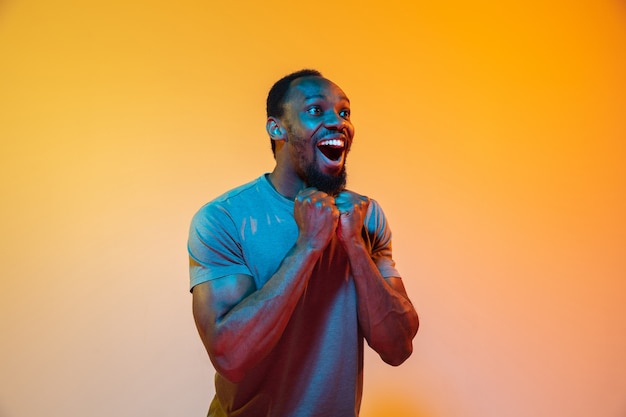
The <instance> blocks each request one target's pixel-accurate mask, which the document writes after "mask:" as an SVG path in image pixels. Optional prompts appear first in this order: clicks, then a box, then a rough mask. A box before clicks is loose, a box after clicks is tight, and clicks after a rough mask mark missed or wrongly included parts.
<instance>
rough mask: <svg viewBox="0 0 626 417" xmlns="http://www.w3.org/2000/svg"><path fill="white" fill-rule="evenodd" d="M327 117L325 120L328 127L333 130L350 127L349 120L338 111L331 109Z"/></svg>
mask: <svg viewBox="0 0 626 417" xmlns="http://www.w3.org/2000/svg"><path fill="white" fill-rule="evenodd" d="M327 115H328V116H327V118H326V120H325V124H326V127H327V128H329V129H333V130H345V129H346V128H347V127H348V124H349V122H348V121H347V120H346V119H345V118H343V117H341V114H339V113H338V112H336V111H331V112H328V113H327Z"/></svg>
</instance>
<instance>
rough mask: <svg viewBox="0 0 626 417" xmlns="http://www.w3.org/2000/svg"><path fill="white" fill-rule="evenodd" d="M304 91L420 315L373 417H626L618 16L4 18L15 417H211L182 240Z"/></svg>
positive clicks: (592, 4)
mask: <svg viewBox="0 0 626 417" xmlns="http://www.w3.org/2000/svg"><path fill="white" fill-rule="evenodd" d="M303 67H314V68H317V69H319V70H321V71H322V72H323V73H324V74H325V75H326V76H328V77H329V78H331V79H332V80H334V81H336V82H337V83H338V84H339V85H340V86H342V87H343V89H344V90H345V91H346V92H347V93H348V95H349V96H350V98H351V100H352V109H353V120H354V123H355V125H356V129H357V135H356V142H355V145H354V147H353V152H352V154H351V155H350V158H349V161H348V165H349V167H348V168H349V174H350V175H349V186H350V187H351V188H352V189H354V190H356V191H359V192H361V193H363V194H367V195H369V196H371V197H373V198H376V199H377V200H378V201H379V202H381V204H382V205H383V207H384V209H385V211H386V213H387V216H388V218H389V221H390V223H391V226H392V228H393V230H394V249H395V257H396V260H397V262H398V266H399V269H400V271H401V272H402V274H403V276H404V278H405V283H406V287H407V289H408V291H409V293H410V295H411V296H412V298H413V300H414V302H415V304H416V305H417V307H418V310H419V312H420V314H421V320H422V327H421V330H420V333H419V334H418V336H417V338H416V339H415V344H414V345H415V352H414V355H413V356H412V357H411V358H410V359H409V360H408V361H407V362H406V363H405V364H404V365H403V366H401V367H399V368H392V367H388V366H386V365H384V364H383V363H382V362H381V361H380V360H379V359H378V358H377V357H375V354H373V353H371V351H370V352H368V354H367V357H366V381H365V396H364V403H363V410H362V417H387V416H396V417H402V416H407V417H502V416H507V417H529V416H533V417H555V416H556V417H560V416H568V417H590V416H593V417H599V416H602V417H624V416H626V215H625V214H626V145H625V143H626V141H625V139H626V127H625V126H626V117H625V110H626V9H625V7H624V4H623V3H622V2H619V1H617V0H615V1H609V0H598V1H547V2H546V1H537V0H534V1H526V2H514V1H500V2H488V1H484V0H483V1H472V2H469V1H468V2H464V1H440V2H419V1H418V2H408V1H406V2H403V1H395V0H388V1H384V2H377V3H376V4H368V2H362V1H351V0H347V1H341V2H331V1H321V2H315V3H306V4H305V3H299V2H293V1H269V2H268V1H264V2H261V1H258V2H246V1H239V2H238V1H233V2H214V1H198V0H195V1H194V0H181V1H178V2H169V1H168V2H166V1H160V0H156V1H155V0H152V1H144V0H137V1H121V0H109V1H91V2H85V1H71V0H58V1H50V2H47V1H42V0H39V1H36V0H32V1H29V0H7V1H4V2H3V3H0V139H1V144H2V145H1V146H2V148H1V149H2V152H1V154H0V170H1V172H2V182H1V191H2V205H1V206H0V214H1V216H0V221H1V231H0V232H1V233H0V239H1V240H0V245H1V246H0V249H1V253H2V261H1V262H0V277H1V279H2V287H1V291H0V334H1V335H2V342H1V344H0V416H2V417H30V416H37V415H45V416H47V417H68V416H92V417H105V416H106V417H109V416H116V417H120V416H121V417H125V416H128V417H136V416H148V415H150V416H172V417H179V416H203V415H205V413H206V409H207V406H208V403H209V400H210V398H211V396H212V392H213V385H212V373H213V371H212V368H211V366H210V363H209V361H208V358H207V357H206V353H205V352H204V349H203V347H202V345H201V343H200V339H199V337H198V336H197V333H196V330H195V327H194V325H193V321H192V316H191V309H190V301H191V296H190V294H189V292H188V289H187V286H188V275H187V256H186V247H185V245H186V237H187V227H188V224H189V221H190V218H191V216H192V214H193V213H194V212H195V210H196V209H198V208H199V207H200V206H201V205H202V204H203V203H205V202H206V201H208V200H209V199H211V198H213V197H215V196H216V195H217V194H219V193H221V192H223V191H225V190H226V189H228V188H231V187H233V186H236V185H238V184H240V183H242V182H244V181H248V180H250V179H252V178H255V177H256V176H258V175H260V174H261V173H262V172H266V171H270V170H271V169H272V167H273V159H272V157H271V153H270V150H269V140H268V139H267V135H266V134H265V131H264V122H265V118H264V100H265V96H266V93H267V90H268V89H269V87H270V86H271V84H272V83H273V82H274V81H275V80H276V79H277V78H279V77H280V76H282V75H284V74H285V73H287V72H290V71H293V70H297V69H300V68H303Z"/></svg>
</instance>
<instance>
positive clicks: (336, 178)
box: [303, 155, 348, 196]
mask: <svg viewBox="0 0 626 417" xmlns="http://www.w3.org/2000/svg"><path fill="white" fill-rule="evenodd" d="M344 158H345V155H344ZM316 160H317V155H316V156H315V157H314V159H313V162H311V163H309V164H307V165H306V166H305V178H303V179H304V181H305V182H306V183H307V185H308V186H309V187H315V188H317V189H318V190H320V191H323V192H325V193H326V194H329V195H332V196H336V195H337V194H339V193H340V192H341V191H343V190H344V189H345V188H346V181H347V178H348V174H347V173H346V165H345V163H344V165H343V167H342V168H341V171H340V172H339V174H337V175H328V174H325V173H323V172H321V171H320V170H319V169H318V168H317V165H316V164H315V162H316Z"/></svg>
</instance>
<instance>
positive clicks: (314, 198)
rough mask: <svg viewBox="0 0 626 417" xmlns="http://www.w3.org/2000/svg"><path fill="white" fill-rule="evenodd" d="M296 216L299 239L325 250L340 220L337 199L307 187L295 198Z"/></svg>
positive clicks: (310, 245) (312, 246)
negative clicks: (336, 204)
mask: <svg viewBox="0 0 626 417" xmlns="http://www.w3.org/2000/svg"><path fill="white" fill-rule="evenodd" d="M294 203H295V205H294V217H295V220H296V224H297V225H298V230H299V232H300V234H299V236H298V240H300V241H302V243H304V244H306V245H308V246H309V247H311V248H313V249H318V250H323V249H324V248H326V246H327V245H328V243H329V242H330V240H331V239H332V237H333V235H334V232H335V230H336V229H337V223H338V221H339V210H338V209H337V207H336V206H335V199H334V198H333V197H331V196H329V195H328V194H326V193H325V192H322V191H319V190H317V189H316V188H306V189H304V190H302V191H300V192H299V193H298V195H296V198H295V202H294Z"/></svg>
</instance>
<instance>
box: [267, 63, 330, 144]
mask: <svg viewBox="0 0 626 417" xmlns="http://www.w3.org/2000/svg"><path fill="white" fill-rule="evenodd" d="M321 76H322V73H321V72H319V71H317V70H314V69H303V70H300V71H296V72H292V73H291V74H288V75H285V76H284V77H283V78H281V79H280V80H278V81H276V83H274V85H273V86H272V88H271V89H270V92H269V93H268V94H267V102H266V106H265V109H266V112H267V117H276V118H278V119H280V118H281V117H283V114H284V112H285V108H284V105H285V101H286V100H287V96H288V94H289V87H290V85H291V82H292V81H294V80H297V79H298V78H302V77H321ZM270 142H271V144H272V153H273V154H274V156H276V142H274V140H273V139H272V138H271V137H270Z"/></svg>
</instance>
